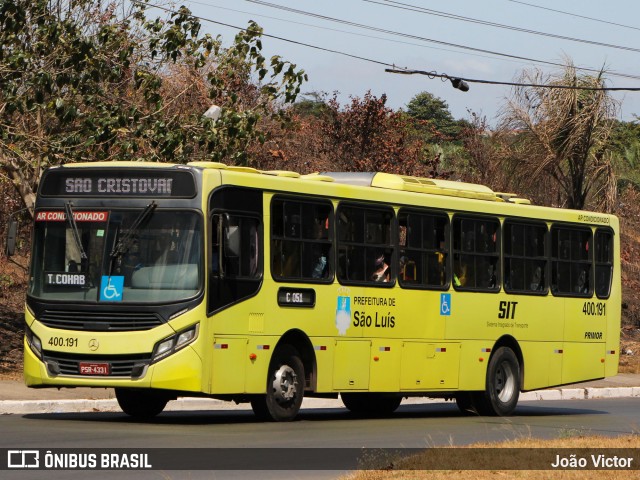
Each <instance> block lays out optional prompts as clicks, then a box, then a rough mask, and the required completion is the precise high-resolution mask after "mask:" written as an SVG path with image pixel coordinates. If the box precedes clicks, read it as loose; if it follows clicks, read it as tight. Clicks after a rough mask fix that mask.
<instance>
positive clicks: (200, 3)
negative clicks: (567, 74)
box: [186, 0, 522, 65]
mask: <svg viewBox="0 0 640 480" xmlns="http://www.w3.org/2000/svg"><path fill="white" fill-rule="evenodd" d="M186 3H189V4H194V5H202V6H204V7H212V8H218V9H220V10H226V11H229V12H235V13H244V14H246V15H252V16H254V17H259V18H268V19H270V20H278V21H280V22H286V23H288V24H294V25H302V26H304V27H311V28H317V29H319V30H327V31H329V32H338V33H344V34H346V35H354V36H356V37H362V38H371V39H374V40H381V41H384V42H391V43H397V44H400V45H411V46H414V47H420V48H429V49H432V50H439V51H442V52H451V53H456V54H459V55H473V56H476V57H480V58H492V59H494V57H492V56H490V55H481V54H479V53H465V52H460V51H459V50H452V49H450V48H441V47H434V46H431V45H425V44H424V43H415V42H405V41H402V40H395V39H393V38H385V37H380V36H376V35H367V34H365V33H357V32H350V31H348V30H341V29H339V28H331V27H321V26H320V25H314V24H311V23H305V22H296V21H294V20H291V19H285V18H279V17H273V16H270V15H263V14H259V13H255V12H247V11H244V10H236V9H233V8H228V7H222V6H220V5H213V4H211V3H205V2H198V1H195V0H186ZM500 60H502V61H505V62H513V63H518V64H520V65H521V64H522V62H520V61H518V60H514V59H509V58H504V59H500Z"/></svg>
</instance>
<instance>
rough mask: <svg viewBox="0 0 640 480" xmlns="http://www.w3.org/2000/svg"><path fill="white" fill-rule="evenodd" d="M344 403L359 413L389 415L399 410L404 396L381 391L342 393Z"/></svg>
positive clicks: (350, 409) (353, 411)
mask: <svg viewBox="0 0 640 480" xmlns="http://www.w3.org/2000/svg"><path fill="white" fill-rule="evenodd" d="M340 398H341V399H342V403H344V406H345V407H347V409H348V410H349V411H350V412H352V413H356V414H359V415H368V416H387V415H391V414H392V413H393V412H395V411H396V410H397V408H398V407H399V406H400V402H402V397H400V396H397V395H385V394H380V393H349V392H346V393H345V392H343V393H340Z"/></svg>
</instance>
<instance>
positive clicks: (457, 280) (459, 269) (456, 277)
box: [453, 262, 467, 287]
mask: <svg viewBox="0 0 640 480" xmlns="http://www.w3.org/2000/svg"><path fill="white" fill-rule="evenodd" d="M466 283H467V264H466V263H462V262H457V265H456V271H455V272H454V273H453V285H454V286H456V287H464V286H465V285H466Z"/></svg>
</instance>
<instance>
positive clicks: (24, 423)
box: [0, 398, 640, 448]
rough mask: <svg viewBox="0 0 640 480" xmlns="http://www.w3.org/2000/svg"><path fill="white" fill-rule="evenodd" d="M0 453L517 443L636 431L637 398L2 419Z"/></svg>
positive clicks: (638, 422)
mask: <svg viewBox="0 0 640 480" xmlns="http://www.w3.org/2000/svg"><path fill="white" fill-rule="evenodd" d="M0 431H1V432H2V435H1V436H0V448H16V447H23V448H26V447H40V448H47V447H49V448H51V447H56V448H74V447H89V446H90V447H97V448H140V447H149V448H163V447H180V448H197V447H211V448H222V447H227V448H238V447H242V448H244V447H259V448H265V447H304V448H308V447H316V448H318V447H320V448H329V447H334V448H338V447H339V448H348V447H354V448H360V447H374V448H384V447H411V448H422V447H434V446H445V445H467V444H470V443H474V442H495V441H501V440H510V439H515V438H520V437H526V436H533V437H537V438H558V437H562V436H568V435H575V434H577V433H581V434H594V435H605V436H616V435H623V434H629V433H636V434H637V433H638V432H639V431H640V398H617V399H592V400H573V401H571V400H569V401H567V400H564V401H538V402H520V403H519V404H518V408H517V409H516V412H515V415H514V416H512V417H507V418H500V417H475V416H463V415H462V414H460V413H459V411H458V409H457V408H456V406H455V404H454V403H433V404H424V405H406V406H405V405H403V406H401V407H400V408H399V409H398V411H397V412H396V413H395V414H394V415H393V416H392V417H389V418H381V419H365V418H358V417H355V416H353V415H352V414H350V413H349V412H348V411H346V410H345V409H331V408H327V409H307V410H303V411H301V414H300V417H299V420H298V421H296V422H292V423H262V422H258V421H256V419H255V417H254V415H253V413H252V412H251V410H235V411H213V412H212V411H198V412H165V413H163V414H161V415H160V416H158V417H156V418H155V419H154V420H153V421H151V422H147V423H140V422H135V421H133V420H132V419H131V418H130V417H128V416H126V415H125V414H120V413H99V412H96V413H66V414H65V413H56V414H30V415H23V416H19V415H3V416H1V417H0Z"/></svg>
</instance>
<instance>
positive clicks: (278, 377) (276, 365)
mask: <svg viewBox="0 0 640 480" xmlns="http://www.w3.org/2000/svg"><path fill="white" fill-rule="evenodd" d="M304 384H305V379H304V365H303V364H302V360H300V355H299V354H298V351H297V350H296V349H295V348H294V347H292V346H291V345H283V346H282V347H279V348H278V349H277V350H276V352H275V353H274V354H273V358H272V359H271V364H270V365H269V374H268V378H267V393H266V395H256V396H255V397H253V398H252V399H251V408H252V409H253V412H254V413H255V414H256V416H257V417H258V418H260V419H261V420H267V421H275V422H290V421H292V420H294V419H295V418H296V417H297V416H298V412H299V411H300V406H301V405H302V399H303V398H304Z"/></svg>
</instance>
